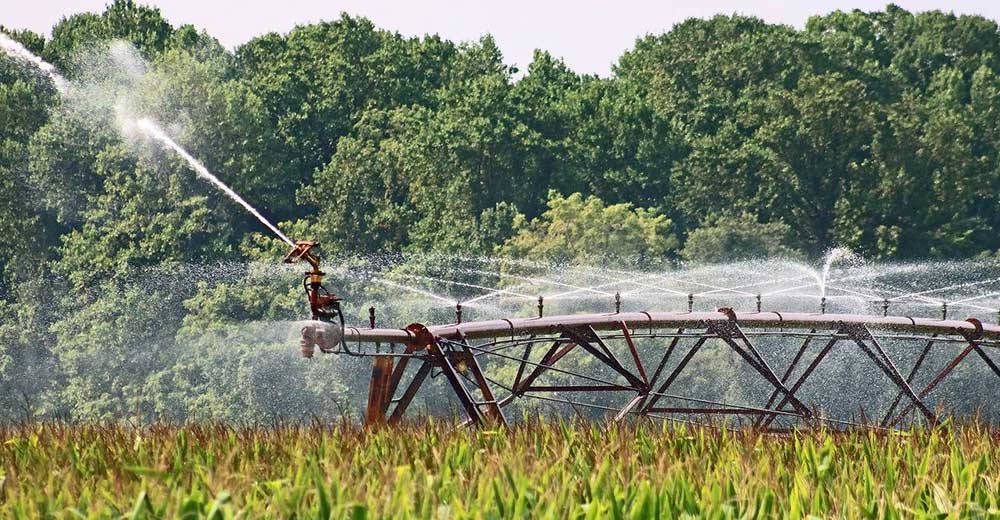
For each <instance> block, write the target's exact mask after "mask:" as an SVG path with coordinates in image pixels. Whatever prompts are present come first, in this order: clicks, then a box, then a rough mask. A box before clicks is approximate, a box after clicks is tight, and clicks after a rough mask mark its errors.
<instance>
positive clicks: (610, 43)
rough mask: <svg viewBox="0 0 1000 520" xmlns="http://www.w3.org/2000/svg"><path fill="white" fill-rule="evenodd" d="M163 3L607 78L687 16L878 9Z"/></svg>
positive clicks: (62, 8) (777, 18)
mask: <svg viewBox="0 0 1000 520" xmlns="http://www.w3.org/2000/svg"><path fill="white" fill-rule="evenodd" d="M140 2H141V3H144V4H146V5H155V6H157V7H159V8H160V10H161V11H162V12H163V14H164V16H165V17H166V18H167V20H169V21H170V23H172V24H173V25H174V26H178V25H182V24H186V23H189V24H193V25H195V26H196V27H198V28H199V29H205V30H207V31H208V32H209V33H210V34H211V35H213V36H215V37H216V38H218V39H219V40H220V41H221V42H222V43H223V44H224V45H226V46H227V47H230V48H232V47H235V46H236V45H239V44H240V43H243V42H245V41H247V40H249V39H250V38H253V37H254V36H257V35H260V34H264V33H267V32H272V31H277V32H282V33H283V32H287V31H288V30H290V29H291V28H293V27H294V26H295V25H297V24H303V23H309V22H316V21H320V20H330V19H334V18H337V17H338V16H339V15H340V13H341V12H342V11H346V12H347V13H350V14H353V15H362V16H365V17H367V18H369V19H371V20H372V21H373V22H374V23H375V24H376V25H377V26H378V27H380V28H385V29H389V30H394V31H399V32H400V33H402V34H404V35H407V36H423V35H424V34H435V33H436V34H439V35H441V36H442V37H444V38H447V39H450V40H455V41H468V40H475V39H478V38H479V37H480V36H482V35H483V34H487V33H489V34H492V35H493V37H494V38H495V39H496V41H497V44H498V45H499V46H500V49H501V50H502V51H503V53H504V57H505V59H506V61H507V63H510V64H513V65H517V66H518V67H520V68H521V69H522V70H523V69H524V68H525V67H526V66H527V65H528V63H530V62H531V56H532V53H533V51H534V49H536V48H540V49H544V50H547V51H549V52H551V53H552V54H553V55H555V56H558V57H561V58H563V59H564V60H565V61H566V64H567V65H569V66H570V68H572V69H573V70H575V71H577V72H581V73H592V74H600V75H602V76H603V75H607V74H608V73H609V72H610V70H611V64H612V63H614V62H616V61H617V60H618V57H619V56H621V54H622V53H623V52H624V51H625V50H627V49H629V48H630V47H632V45H633V43H634V42H635V39H636V38H638V37H641V36H643V35H645V34H648V33H654V34H658V33H662V32H664V31H666V30H669V29H670V28H671V27H672V26H673V25H674V24H676V23H678V22H680V21H683V20H684V19H686V18H689V17H711V16H712V15H715V14H719V13H722V14H732V13H741V14H749V15H754V16H757V17H760V18H763V19H765V20H767V21H769V22H774V23H785V24H789V25H792V26H795V27H800V28H801V27H802V26H803V25H804V24H805V21H806V19H807V18H808V17H809V16H810V15H813V14H822V13H827V12H829V11H832V10H836V9H841V10H851V9H855V8H858V9H863V10H881V9H883V8H884V6H885V5H886V2H880V1H870V0H858V1H848V0H839V1H838V0H822V1H816V2H804V1H793V0H771V1H762V0H758V1H742V2H740V1H726V0H693V1H691V0H689V1H685V2H676V1H659V2H657V1H649V2H634V1H624V0H619V1H595V0H579V1H550V2H546V1H542V0H534V1H523V0H499V1H492V2H487V1H483V2H471V1H470V2H460V1H455V0H428V1H396V2H391V1H386V0H367V1H361V0H285V1H280V0H140ZM106 3H107V1H106V0H0V25H4V26H7V27H11V28H19V29H25V28H26V29H31V30H33V31H36V32H40V33H42V34H46V35H48V34H49V31H50V30H51V28H52V26H53V25H54V24H55V23H56V22H58V21H59V19H60V18H62V17H64V16H68V15H70V14H74V13H78V12H83V11H96V12H99V11H102V10H103V8H104V5H105V4H106ZM895 3H896V4H897V5H899V6H900V7H903V8H904V9H907V10H909V11H923V10H929V9H940V10H942V11H954V12H955V13H956V14H979V15H983V16H986V17H988V18H991V19H993V20H1000V1H998V0H959V1H952V2H947V1H944V0H936V1H931V0H914V1H906V0H897V1H896V2H895Z"/></svg>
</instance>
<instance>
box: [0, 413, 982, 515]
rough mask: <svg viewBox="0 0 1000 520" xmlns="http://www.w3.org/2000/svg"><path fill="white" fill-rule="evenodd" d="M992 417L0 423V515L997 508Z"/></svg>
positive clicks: (939, 511) (933, 511)
mask: <svg viewBox="0 0 1000 520" xmlns="http://www.w3.org/2000/svg"><path fill="white" fill-rule="evenodd" d="M998 433H1000V430H996V429H994V428H992V427H989V426H984V425H981V424H976V423H971V424H965V425H945V426H940V427H937V428H933V429H915V430H910V431H903V432H893V433H887V432H880V431H874V430H857V431H848V432H837V431H830V430H822V429H819V430H803V431H799V432H793V433H789V434H784V435H775V434H766V433H759V432H733V431H726V430H725V429H721V428H709V427H684V426H680V427H678V426H659V425H622V426H619V425H611V426H609V425H603V424H592V423H583V422H580V423H576V422H537V421H534V422H532V421H529V422H527V423H526V424H523V425H521V426H517V427H515V428H514V429H513V430H512V431H490V430H479V431H475V430H457V431H456V430H454V429H453V426H452V425H450V424H442V423H434V422H433V421H431V422H426V423H421V424H417V425H409V426H405V427H401V428H396V429H388V428H386V429H375V430H370V431H366V430H363V429H361V428H359V427H355V426H352V425H334V426H319V425H313V426H287V425H277V426H267V427H231V426H223V425H188V426H148V427H142V428H135V427H130V426H122V425H63V424H29V425H21V426H16V427H8V428H6V429H0V441H2V442H0V518H42V517H59V518H116V517H117V518H122V517H123V518H212V519H221V518H262V517H270V518H291V517H297V518H390V517H391V518H677V517H681V516H684V515H692V516H696V517H709V518H773V517H787V518H802V517H806V516H809V515H815V516H819V517H838V518H875V517H878V518H895V517H904V518H911V517H925V516H927V517H930V516H933V517H938V518H940V517H1000V507H998V505H997V502H998V500H1000V448H998V444H997V442H996V441H997V439H998Z"/></svg>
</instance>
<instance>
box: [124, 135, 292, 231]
mask: <svg viewBox="0 0 1000 520" xmlns="http://www.w3.org/2000/svg"><path fill="white" fill-rule="evenodd" d="M136 125H137V126H138V127H139V129H140V130H142V131H143V132H146V133H147V134H149V135H150V136H151V137H153V138H154V139H156V140H158V141H160V143H161V144H163V145H164V146H165V147H167V148H169V149H171V150H173V151H174V152H176V153H177V155H180V156H181V158H183V159H184V160H185V161H187V163H188V165H190V166H191V168H192V169H193V170H194V171H195V173H196V174H198V176H199V177H201V178H202V179H205V180H207V181H208V182H211V183H212V184H214V185H215V186H216V187H217V188H219V189H220V190H222V191H223V192H224V193H225V194H226V195H228V196H229V198H231V199H233V200H234V201H236V202H237V203H238V204H239V205H240V206H243V208H244V209H246V210H247V211H249V212H250V214H251V215H253V216H254V217H257V220H259V221H260V222H261V224H264V225H265V226H267V228H268V229H270V230H271V232H272V233H274V234H275V235H277V237H278V238H280V239H281V240H282V241H284V242H285V243H286V244H288V245H290V246H292V247H296V246H297V244H296V243H295V242H292V239H290V238H288V237H287V236H285V234H284V233H282V232H281V230H279V229H278V228H277V226H275V225H274V224H272V223H271V222H270V221H269V220H267V219H266V218H264V216H263V215H261V214H260V212H258V211H257V210H256V209H255V208H254V207H253V206H251V205H250V204H249V203H247V201H245V200H243V197H240V196H239V195H237V194H236V192H235V191H233V190H232V189H231V188H230V187H229V186H226V184H225V183H223V182H222V181H221V180H219V178H218V177H216V176H215V175H212V172H210V171H208V168H206V167H205V165H203V164H201V162H199V161H198V160H197V159H195V158H194V157H192V156H191V154H189V153H188V152H187V150H185V149H184V148H182V147H181V146H180V145H179V144H177V143H176V142H175V141H174V140H173V139H171V138H170V136H168V135H167V134H166V133H164V132H163V130H161V129H160V127H159V126H158V125H157V124H156V123H154V122H153V121H152V120H151V119H147V118H142V119H139V120H138V121H136Z"/></svg>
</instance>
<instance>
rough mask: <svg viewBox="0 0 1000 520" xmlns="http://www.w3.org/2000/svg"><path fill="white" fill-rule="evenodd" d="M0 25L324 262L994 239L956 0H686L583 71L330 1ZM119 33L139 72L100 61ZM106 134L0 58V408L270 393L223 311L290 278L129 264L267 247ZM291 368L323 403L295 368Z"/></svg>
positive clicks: (715, 254) (975, 76) (969, 62)
mask: <svg viewBox="0 0 1000 520" xmlns="http://www.w3.org/2000/svg"><path fill="white" fill-rule="evenodd" d="M5 31H6V29H5ZM7 32H9V33H10V34H11V35H12V36H13V37H14V38H16V39H17V40H19V41H21V42H23V43H24V44H25V45H26V46H27V47H28V48H30V49H31V50H32V51H34V52H36V53H38V54H39V55H40V56H42V57H43V58H44V59H46V60H47V61H49V62H51V63H54V64H55V65H56V66H58V67H59V68H60V70H62V71H63V72H64V73H65V75H66V76H67V77H68V78H69V79H70V80H71V81H74V82H76V83H77V84H79V85H87V87H86V88H87V89H89V90H86V92H85V94H86V95H87V96H91V97H93V96H102V95H103V96H107V97H108V98H109V99H112V100H113V99H114V96H115V95H116V92H118V91H120V90H127V91H128V92H129V94H130V96H131V97H132V98H134V99H133V102H134V104H135V105H136V106H135V107H131V108H133V109H139V110H140V111H141V112H142V113H144V114H149V115H151V116H154V117H155V118H157V119H158V120H160V121H163V122H164V123H165V124H166V125H168V128H169V129H170V131H171V133H172V134H174V135H175V136H176V138H177V140H178V141H179V142H181V143H182V144H183V145H184V146H186V147H187V148H189V149H190V150H191V152H192V154H193V155H195V156H196V157H198V158H199V159H200V160H202V161H203V162H204V163H205V164H206V165H207V166H208V168H209V169H211V170H213V171H215V172H216V173H218V174H219V176H220V177H221V178H222V179H223V180H224V181H226V182H227V183H229V184H230V185H232V186H233V187H234V188H235V190H236V191H237V192H239V193H241V194H242V195H244V197H245V198H247V199H248V200H250V201H251V202H252V203H253V204H255V205H257V206H258V207H259V208H260V209H261V210H262V212H263V213H264V214H266V215H268V216H270V217H272V218H273V219H274V220H276V221H279V222H280V223H281V224H280V225H281V226H282V227H283V228H284V229H286V230H288V231H289V233H290V234H292V235H293V236H294V237H296V238H316V239H319V240H320V241H321V242H323V243H324V244H325V246H326V248H327V251H337V252H338V253H342V254H343V255H344V256H346V255H349V254H366V253H386V252H396V251H431V252H438V253H463V254H469V255H489V254H516V255H523V256H527V257H530V258H533V259H543V260H558V261H586V260H587V259H589V258H605V257H613V258H625V257H628V258H633V259H634V258H641V259H644V260H655V261H663V260H674V259H686V260H691V261H706V262H707V261H719V260H728V259H733V258H744V257H747V256H753V255H786V256H798V255H805V256H814V255H817V254H819V253H821V252H822V251H823V250H825V249H827V248H829V247H831V246H833V245H843V246H848V247H851V248H853V249H854V250H856V251H858V252H860V253H862V254H864V255H866V256H867V257H869V258H888V259H911V258H926V257H934V258H957V257H969V256H976V255H995V254H996V252H997V251H998V250H1000V235H997V234H996V233H995V232H994V230H995V229H997V228H998V227H1000V211H998V209H1000V207H998V204H1000V201H998V193H1000V169H998V167H1000V164H998V159H1000V122H998V121H1000V117H998V114H1000V31H998V28H997V25H996V23H994V22H993V21H989V20H986V19H984V18H981V17H975V16H962V17H956V16H954V15H951V14H946V13H941V12H927V13H917V14H915V13H909V12H906V11H904V10H902V9H900V8H898V7H894V6H889V7H888V8H887V9H886V10H885V11H884V12H872V13H865V12H850V13H845V12H834V13H830V14H827V15H823V16H817V17H814V18H812V19H810V20H809V22H808V24H807V25H806V27H805V28H804V29H803V30H795V29H792V28H790V27H787V26H780V25H771V24H767V23H764V22H763V21H761V20H758V19H754V18H748V17H742V16H719V17H715V18H712V19H709V20H701V19H692V20H688V21H686V22H684V23H682V24H679V25H677V26H676V27H673V28H672V29H670V30H669V31H667V32H665V33H663V34H660V35H650V36H647V37H644V38H642V39H640V40H638V41H637V42H636V45H635V47H634V48H633V49H631V50H629V51H628V52H627V53H626V54H625V55H624V56H622V57H621V59H620V60H619V62H618V63H616V64H615V65H614V72H613V74H612V75H611V77H608V78H599V77H592V76H585V75H579V74H576V73H574V72H573V71H572V70H569V69H568V68H567V67H566V66H565V64H563V63H562V62H561V61H560V60H558V59H556V58H554V57H553V56H551V55H549V54H548V53H546V52H543V51H539V52H537V53H536V55H535V58H534V61H533V62H532V63H531V64H530V65H529V66H528V67H527V69H526V70H524V71H518V70H515V69H513V68H512V67H510V66H508V65H505V64H504V62H503V60H502V56H501V54H500V52H499V50H498V48H497V46H496V45H495V43H494V41H493V40H492V39H491V38H490V37H488V36H487V37H484V38H482V39H481V40H479V41H475V42H465V43H455V42H450V41H447V40H444V39H442V38H440V37H437V36H426V37H422V38H406V37H403V36H401V35H399V34H396V33H392V32H388V31H384V30H380V29H378V28H376V27H374V26H373V25H372V24H371V23H370V22H369V21H367V20H365V19H362V18H354V17H350V16H346V15H345V16H342V17H341V18H339V19H337V20H333V21H329V22H323V23H316V24H310V25H304V26H300V27H297V28H295V29H294V30H292V31H291V32H289V33H288V34H284V35H279V34H267V35H263V36H260V37H258V38H255V39H253V40H251V41H249V42H247V43H245V44H243V45H241V46H240V47H238V48H237V49H235V50H233V51H229V50H227V49H225V48H223V47H222V46H221V45H219V43H218V42H217V41H215V40H214V39H213V38H212V37H211V36H210V35H207V34H204V33H201V32H199V31H198V30H197V29H196V28H193V27H190V26H181V27H173V26H172V25H170V24H169V23H168V22H167V21H165V20H164V19H163V17H162V16H161V14H160V13H159V11H158V10H156V9H153V8H148V7H143V6H141V5H137V4H135V3H134V2H132V1H131V0H117V1H115V2H113V3H111V4H110V5H109V6H108V7H107V9H106V10H105V12H103V13H100V14H77V15H72V16H68V17H67V18H65V19H63V20H62V21H60V22H59V23H58V24H57V25H56V26H55V27H54V28H53V31H52V35H51V38H47V39H46V38H43V37H41V36H39V35H36V34H32V33H30V32H23V31H15V30H11V31H7ZM117 40H122V41H125V42H127V43H128V44H130V46H131V47H134V51H131V50H128V48H123V46H121V45H120V44H115V43H112V42H113V41H117ZM123 49H124V50H123ZM131 52H135V53H137V55H136V56H134V57H133V59H134V60H135V61H143V62H145V63H146V65H145V67H146V68H147V70H146V71H145V72H143V74H141V75H140V77H139V78H138V79H135V78H132V77H130V76H128V75H127V74H123V73H122V71H120V70H111V69H108V68H107V67H103V68H102V67H101V66H96V67H95V62H100V61H101V60H100V59H96V58H95V57H100V56H104V55H106V54H108V53H111V54H115V53H118V54H121V53H124V54H126V55H129V53H131ZM137 67H139V68H142V67H141V66H137ZM81 88H83V87H81ZM117 128H118V121H116V113H115V109H114V103H107V104H105V105H102V106H100V107H99V108H96V109H95V108H94V105H93V104H88V105H86V106H85V107H81V105H80V104H78V103H74V102H73V100H71V99H61V98H60V96H58V95H57V93H56V92H55V90H54V89H53V87H52V86H51V85H49V84H48V83H47V82H46V81H45V79H44V78H43V77H42V76H40V75H39V74H37V73H36V72H35V71H33V70H31V69H30V68H28V67H24V66H21V65H19V64H17V63H15V62H14V61H13V60H11V59H9V58H7V57H0V268H2V274H0V276H2V278H0V415H2V416H3V418H12V417H21V416H25V415H43V416H71V417H76V418H111V417H120V416H123V415H132V414H139V415H142V416H147V417H148V416H167V417H170V418H175V419H183V418H189V417H192V416H198V415H199V414H202V413H203V412H204V410H212V411H213V413H215V414H216V416H218V417H220V418H226V419H231V418H244V417H245V415H244V414H246V415H249V416H251V417H252V416H254V415H253V414H255V413H258V412H260V413H262V414H263V415H264V416H268V414H270V413H272V412H277V411H280V410H281V409H283V408H285V407H284V405H283V404H282V403H281V402H280V401H274V400H273V399H265V398H261V396H260V395H258V394H256V393H255V392H257V388H258V386H257V385H254V384H250V383H246V380H247V379H248V378H249V379H253V378H255V377H264V376H261V374H266V373H267V372H268V370H269V367H268V365H267V362H268V361H267V360H268V359H271V358H258V359H256V360H249V359H243V358H240V357H239V356H235V357H234V356H229V354H231V353H232V352H240V351H241V349H243V350H246V351H249V350H251V349H256V351H257V352H260V351H266V350H267V348H266V347H268V346H269V347H273V348H277V345H276V344H274V343H276V342H272V343H268V344H267V345H262V344H261V341H260V340H259V339H258V338H254V337H250V335H248V334H246V333H242V332H241V331H240V330H239V328H238V327H236V326H235V325H234V324H236V323H241V322H247V321H254V320H260V321H266V320H281V319H285V320H287V319H293V318H295V317H297V316H301V315H302V314H303V309H302V308H301V305H300V302H299V300H297V299H296V297H295V294H294V290H295V287H294V286H291V285H285V284H283V282H279V283H275V282H274V281H270V282H269V281H266V280H258V279H254V280H251V281H249V282H245V283H244V284H243V285H241V286H240V287H239V288H233V287H227V286H225V285H222V286H219V285H217V284H198V283H194V282H191V283H187V284H184V283H175V284H166V283H148V282H149V278H148V276H149V275H148V273H149V272H154V273H157V272H159V273H163V272H172V271H183V269H185V268H186V267H184V266H190V265H195V264H206V263H213V262H220V261H238V262H245V261H251V260H265V261H274V260H275V259H276V258H277V257H278V256H279V255H280V254H281V253H282V247H281V246H280V245H279V244H276V243H275V241H274V240H273V239H271V238H269V237H264V236H262V235H261V234H260V226H259V224H258V223H257V222H256V221H255V220H253V219H252V218H249V217H248V216H247V215H246V214H245V213H243V212H242V209H241V208H239V207H237V206H236V205H235V204H233V203H232V202H230V201H229V200H228V199H226V198H224V197H222V196H221V195H220V194H219V193H217V192H215V191H212V190H211V189H210V188H208V187H207V186H206V185H205V184H204V183H202V182H201V181H199V180H198V179H196V178H195V177H194V175H192V173H191V171H190V170H189V169H188V168H187V167H186V165H185V164H183V163H182V162H180V161H179V160H178V159H177V158H176V157H173V156H172V155H170V154H168V153H166V152H163V151H157V150H151V151H150V150H147V153H144V154H137V153H136V151H135V146H134V143H130V142H129V139H130V138H129V137H127V136H124V135H122V134H121V133H120V132H118V131H117ZM610 233H614V240H612V239H611V237H610V236H609V234H610ZM249 270H251V268H244V271H249ZM143 273H146V274H143ZM243 274H246V273H245V272H244V273H243ZM137 276H147V278H145V279H146V280H147V283H137V282H136V277H137ZM359 314H360V313H359ZM265 343H267V342H265ZM223 345H224V346H225V348H226V349H229V350H227V351H225V353H219V349H220V348H222V346H223ZM205 352H208V353H209V354H205ZM225 363H230V365H231V366H230V365H226V364H225ZM164 367H167V368H164ZM288 379H289V381H287V382H286V383H287V384H288V385H290V388H292V390H289V391H290V392H298V393H300V394H302V395H309V396H310V397H309V399H311V400H312V401H310V402H315V403H316V406H317V407H319V408H323V407H326V408H329V407H330V406H332V405H330V404H329V403H327V402H326V401H324V399H323V398H322V396H323V392H324V391H326V390H327V388H324V387H323V385H322V384H321V383H319V382H318V381H319V380H318V379H317V380H308V379H307V380H301V379H299V378H295V377H291V376H288ZM209 381H214V382H215V383H213V384H211V385H210V384H209V383H208V382H209ZM219 381H222V383H220V382H219ZM241 382H242V383H241ZM275 384H276V383H275ZM219 388H224V389H225V390H224V391H222V393H221V394H217V393H215V392H216V391H218V389H219ZM171 393H177V395H179V396H182V397H183V398H178V399H170V398H169V395H171ZM178 403H180V404H178Z"/></svg>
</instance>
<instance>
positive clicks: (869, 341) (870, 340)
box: [842, 325, 937, 424]
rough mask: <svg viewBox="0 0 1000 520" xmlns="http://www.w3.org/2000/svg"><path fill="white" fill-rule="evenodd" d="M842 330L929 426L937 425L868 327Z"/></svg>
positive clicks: (935, 418) (859, 326)
mask: <svg viewBox="0 0 1000 520" xmlns="http://www.w3.org/2000/svg"><path fill="white" fill-rule="evenodd" d="M842 329H843V330H844V331H845V332H846V333H847V335H848V336H849V337H850V338H851V340H852V341H854V343H855V344H856V345H857V346H858V347H859V348H861V350H862V352H864V353H865V354H866V355H868V357H869V358H871V360H872V361H873V362H874V363H875V365H876V366H878V367H879V368H880V369H881V370H882V372H884V373H885V375H887V376H889V379H891V380H892V382H893V383H895V384H896V386H898V387H899V388H900V390H901V391H902V392H904V393H905V394H906V396H907V397H908V398H909V399H910V402H911V405H912V406H916V407H917V408H918V409H919V410H920V412H921V413H922V414H923V415H924V417H926V418H927V420H928V421H930V423H931V424H936V423H937V417H936V416H935V415H934V413H933V412H931V411H930V409H929V408H927V405H925V404H924V402H923V401H922V400H921V398H920V396H918V395H917V394H916V392H914V391H913V388H912V387H911V386H910V384H909V383H908V382H907V381H906V380H905V379H903V375H902V374H900V373H899V370H898V369H897V368H896V365H895V364H894V363H893V362H892V359H891V358H890V357H889V354H887V353H886V351H885V349H883V348H882V345H881V344H879V342H878V340H877V339H875V336H873V335H872V333H871V331H870V330H868V327H866V326H864V325H853V326H843V327H842Z"/></svg>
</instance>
